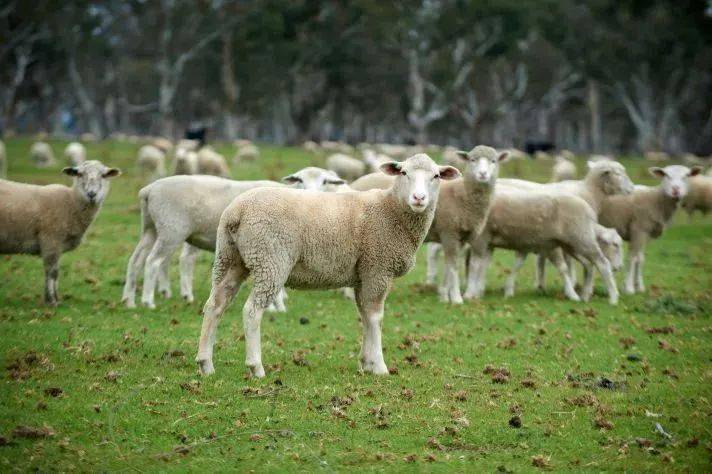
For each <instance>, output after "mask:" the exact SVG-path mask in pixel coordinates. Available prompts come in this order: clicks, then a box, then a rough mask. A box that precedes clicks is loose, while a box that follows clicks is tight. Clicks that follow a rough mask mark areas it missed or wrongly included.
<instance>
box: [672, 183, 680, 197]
mask: <svg viewBox="0 0 712 474" xmlns="http://www.w3.org/2000/svg"><path fill="white" fill-rule="evenodd" d="M672 195H673V197H677V196H679V195H680V186H673V187H672Z"/></svg>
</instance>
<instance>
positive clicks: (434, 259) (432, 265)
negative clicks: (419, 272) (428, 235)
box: [425, 242, 442, 285]
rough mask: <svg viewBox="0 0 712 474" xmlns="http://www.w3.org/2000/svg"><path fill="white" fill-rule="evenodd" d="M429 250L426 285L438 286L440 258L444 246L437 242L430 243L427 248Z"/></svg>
mask: <svg viewBox="0 0 712 474" xmlns="http://www.w3.org/2000/svg"><path fill="white" fill-rule="evenodd" d="M426 249H427V261H426V263H427V270H426V275H425V283H426V284H428V285H435V284H437V280H438V257H439V256H440V251H441V250H442V246H441V245H440V244H438V243H436V242H430V243H428V244H427V246H426Z"/></svg>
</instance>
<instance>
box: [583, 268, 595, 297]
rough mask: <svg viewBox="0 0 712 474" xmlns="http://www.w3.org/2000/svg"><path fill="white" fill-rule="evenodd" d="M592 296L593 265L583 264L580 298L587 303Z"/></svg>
mask: <svg viewBox="0 0 712 474" xmlns="http://www.w3.org/2000/svg"><path fill="white" fill-rule="evenodd" d="M591 296H593V265H591V262H583V286H582V287H581V298H582V299H583V300H584V301H588V300H590V299H591Z"/></svg>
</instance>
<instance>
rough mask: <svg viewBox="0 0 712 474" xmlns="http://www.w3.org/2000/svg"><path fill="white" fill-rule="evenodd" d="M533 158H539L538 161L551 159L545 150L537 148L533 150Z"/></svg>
mask: <svg viewBox="0 0 712 474" xmlns="http://www.w3.org/2000/svg"><path fill="white" fill-rule="evenodd" d="M534 159H536V160H540V161H551V159H552V157H551V155H550V154H548V153H547V152H545V151H542V150H538V151H536V152H534Z"/></svg>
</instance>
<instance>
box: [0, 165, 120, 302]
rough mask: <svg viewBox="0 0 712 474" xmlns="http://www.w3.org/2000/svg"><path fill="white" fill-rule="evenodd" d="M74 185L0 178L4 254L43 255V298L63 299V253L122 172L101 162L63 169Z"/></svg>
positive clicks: (77, 240) (70, 247)
mask: <svg viewBox="0 0 712 474" xmlns="http://www.w3.org/2000/svg"><path fill="white" fill-rule="evenodd" d="M62 172H63V173H64V174H67V175H69V176H72V177H74V184H73V185H72V187H71V188H69V187H67V186H63V185H59V184H50V185H48V186H36V185H33V184H25V183H15V182H12V181H5V180H0V222H2V225H0V254H30V255H39V256H40V257H42V260H43V261H44V268H45V290H44V300H45V302H46V303H47V304H49V305H52V306H56V305H57V302H58V294H57V292H58V285H57V280H58V277H59V258H60V256H61V255H62V254H63V253H65V252H68V251H70V250H74V249H75V248H77V246H78V245H79V244H80V243H81V241H82V237H83V236H84V233H85V232H86V230H87V228H88V227H89V225H90V224H91V223H92V221H93V220H94V217H96V214H97V212H99V209H101V205H102V203H103V202H104V199H105V198H106V195H107V193H108V192H109V182H108V181H107V180H108V179H109V178H113V177H116V176H118V175H119V174H121V172H120V171H119V170H118V169H116V168H107V167H106V166H104V165H103V164H102V163H100V162H99V161H85V162H84V163H81V164H80V165H78V166H75V167H71V168H64V169H63V170H62Z"/></svg>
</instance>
